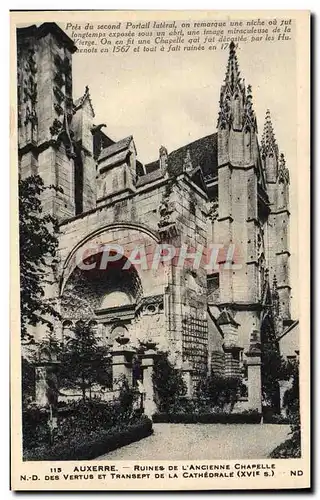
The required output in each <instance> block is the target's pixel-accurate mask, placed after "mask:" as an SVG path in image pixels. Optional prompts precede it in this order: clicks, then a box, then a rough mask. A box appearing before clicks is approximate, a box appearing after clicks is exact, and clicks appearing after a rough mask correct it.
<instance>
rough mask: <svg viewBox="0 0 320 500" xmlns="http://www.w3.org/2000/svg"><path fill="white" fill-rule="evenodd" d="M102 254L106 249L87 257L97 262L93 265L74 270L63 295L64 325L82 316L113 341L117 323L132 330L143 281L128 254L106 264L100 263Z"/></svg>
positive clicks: (105, 337)
mask: <svg viewBox="0 0 320 500" xmlns="http://www.w3.org/2000/svg"><path fill="white" fill-rule="evenodd" d="M102 258H103V253H102V252H100V253H97V254H96V255H94V256H90V258H89V259H87V261H85V264H88V263H90V264H95V265H94V266H93V267H92V268H91V269H86V268H85V266H81V265H80V266H77V267H76V268H75V269H74V270H73V272H72V273H71V275H70V276H69V278H68V280H67V283H66V285H65V287H64V291H63V294H62V297H61V311H62V316H63V320H64V323H63V324H64V325H66V324H67V325H68V322H70V321H72V322H74V321H78V320H80V319H82V320H86V321H91V322H92V321H94V322H95V329H96V331H97V332H99V334H100V335H101V337H102V338H103V339H104V340H105V341H109V340H110V335H111V332H112V330H113V329H114V326H115V324H116V323H117V324H119V323H121V325H122V326H123V327H125V328H126V331H127V332H128V326H129V325H130V324H131V322H132V320H133V318H134V313H135V307H136V304H137V302H138V301H139V299H140V298H141V296H142V285H141V280H140V278H139V275H138V272H137V270H136V269H135V267H134V266H133V265H130V262H129V263H128V259H127V258H126V257H125V256H122V257H121V259H119V260H117V261H113V262H109V263H108V266H107V267H106V268H105V266H101V265H100V263H101V260H102Z"/></svg>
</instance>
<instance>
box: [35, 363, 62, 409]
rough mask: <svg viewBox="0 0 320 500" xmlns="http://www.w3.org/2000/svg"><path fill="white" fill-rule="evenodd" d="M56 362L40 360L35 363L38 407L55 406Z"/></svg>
mask: <svg viewBox="0 0 320 500" xmlns="http://www.w3.org/2000/svg"><path fill="white" fill-rule="evenodd" d="M56 364H57V363H56V362H40V363H38V364H37V365H36V367H35V371H36V387H35V389H36V391H35V392H36V404H37V405H38V406H40V407H45V406H51V407H52V408H54V409H55V408H56V407H57V403H58V380H57V375H56V370H55V366H56Z"/></svg>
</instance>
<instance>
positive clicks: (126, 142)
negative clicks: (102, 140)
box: [98, 135, 133, 162]
mask: <svg viewBox="0 0 320 500" xmlns="http://www.w3.org/2000/svg"><path fill="white" fill-rule="evenodd" d="M132 139H133V137H132V135H129V136H128V137H125V138H124V139H121V140H120V141H118V142H115V143H114V144H111V145H110V146H108V147H106V148H104V149H102V151H101V153H100V156H99V158H98V161H99V162H100V161H101V160H104V159H105V158H109V157H110V156H113V155H114V154H116V153H120V151H123V150H124V149H128V147H129V146H130V143H131V141H132Z"/></svg>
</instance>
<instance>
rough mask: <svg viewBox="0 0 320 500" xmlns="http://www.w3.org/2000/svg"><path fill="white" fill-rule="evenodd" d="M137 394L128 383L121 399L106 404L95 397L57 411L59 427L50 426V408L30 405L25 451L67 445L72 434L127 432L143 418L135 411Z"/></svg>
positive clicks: (88, 435)
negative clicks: (125, 430) (53, 444)
mask: <svg viewBox="0 0 320 500" xmlns="http://www.w3.org/2000/svg"><path fill="white" fill-rule="evenodd" d="M134 398H135V394H134V391H133V390H132V389H131V388H129V387H128V386H127V385H126V384H125V383H124V384H123V385H122V386H121V390H120V397H119V399H116V400H114V401H112V402H105V401H102V400H101V399H99V398H97V397H95V398H92V399H90V400H85V401H84V400H83V399H81V400H80V401H72V402H70V403H69V404H68V405H63V406H60V407H58V408H57V409H56V410H54V416H55V417H56V419H57V426H56V428H55V429H53V430H51V432H50V427H49V409H45V408H44V409H39V408H38V407H36V406H30V407H29V408H28V409H26V410H25V411H24V412H23V447H24V450H25V451H26V450H31V449H33V448H37V447H38V446H39V445H44V446H48V445H50V444H51V443H52V441H53V442H54V443H55V444H56V443H59V442H62V443H63V442H65V441H66V440H68V439H69V438H70V436H71V435H74V436H77V435H79V436H81V439H84V440H85V439H87V438H91V437H92V436H94V435H95V434H100V433H105V432H108V431H109V429H114V430H115V429H116V428H121V429H124V428H126V426H128V425H129V424H132V423H135V422H136V421H138V420H139V418H140V417H141V411H140V410H134V409H133V402H134Z"/></svg>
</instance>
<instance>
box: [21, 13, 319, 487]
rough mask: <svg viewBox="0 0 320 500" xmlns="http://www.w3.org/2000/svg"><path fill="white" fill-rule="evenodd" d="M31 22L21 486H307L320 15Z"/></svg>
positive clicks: (43, 16) (123, 16)
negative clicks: (315, 44) (313, 134)
mask: <svg viewBox="0 0 320 500" xmlns="http://www.w3.org/2000/svg"><path fill="white" fill-rule="evenodd" d="M23 14H24V15H22V13H20V15H19V13H18V12H15V13H11V21H12V40H14V46H12V53H13V60H14V66H13V68H12V72H13V73H14V75H12V80H11V83H12V85H13V82H14V85H13V86H14V90H13V91H12V95H13V97H12V98H13V99H14V101H13V102H15V105H16V108H15V111H16V114H15V127H16V132H15V133H14V135H13V136H12V142H14V141H15V146H13V147H15V148H16V157H14V158H13V160H14V161H12V170H13V171H14V173H13V177H12V179H13V180H12V185H13V188H12V189H13V192H14V193H16V199H17V207H18V216H17V220H18V227H17V228H16V248H17V261H18V268H16V277H15V279H14V280H13V282H14V283H13V284H14V285H15V286H16V295H15V297H16V300H15V302H14V304H12V307H15V308H16V309H15V310H16V311H17V314H18V317H15V321H14V325H13V331H12V338H11V342H12V344H14V348H13V356H14V363H15V366H16V367H18V368H17V370H16V371H15V374H14V375H13V376H12V391H15V392H14V398H13V402H12V404H13V405H14V408H15V410H14V411H13V414H14V415H13V417H12V418H13V419H14V422H15V424H13V425H14V427H13V430H12V431H11V432H14V434H15V436H12V440H13V445H12V446H13V448H14V450H15V451H14V453H13V459H14V460H15V462H16V464H15V465H14V466H13V473H12V474H13V476H12V477H14V479H12V481H13V484H14V486H15V488H14V489H18V490H19V489H20V490H24V489H25V490H27V489H43V490H45V489H51V490H52V489H55V488H57V489H102V490H103V489H104V490H112V489H138V490H139V489H141V490H142V489H149V488H150V489H155V490H157V489H172V490H174V489H193V488H196V489H233V488H240V489H241V488H249V489H264V488H266V489H268V488H270V489H273V488H275V487H277V488H281V487H282V482H283V484H284V486H283V487H286V488H288V487H300V488H301V487H307V486H308V481H309V465H308V464H309V451H308V450H309V443H308V439H309V438H308V431H307V429H308V428H309V427H308V426H309V409H308V408H309V406H308V405H309V403H308V396H307V395H305V394H306V393H307V387H308V377H309V371H308V367H309V363H310V360H309V350H308V342H309V330H308V321H309V317H308V315H309V310H308V307H309V306H308V294H309V278H308V276H309V275H308V272H309V271H308V263H307V262H306V260H305V259H303V258H302V257H301V255H302V256H303V251H304V252H306V255H307V254H308V251H309V246H308V238H309V234H308V233H307V231H308V218H309V213H308V212H307V211H308V202H307V200H308V196H309V193H308V189H309V184H308V178H309V169H310V165H309V157H308V140H309V138H308V135H307V133H305V132H304V135H303V134H302V135H301V125H302V123H303V120H308V111H309V110H308V75H307V74H305V75H304V76H303V75H302V74H301V73H302V71H301V69H302V66H303V64H306V63H305V62H304V59H306V58H303V57H302V55H303V50H305V52H306V51H308V50H309V45H308V40H307V39H308V27H309V24H308V23H309V14H308V12H306V11H305V12H304V11H301V12H300V13H299V12H298V11H284V12H281V11H279V12H273V11H269V12H268V13H267V12H266V11H263V12H261V13H260V14H259V12H250V11H247V12H246V11H234V12H231V11H230V12H224V11H217V12H214V11H211V12H200V11H198V12H197V11H186V12H183V11H179V12H177V11H172V12H170V11H161V12H158V13H157V12H147V11H145V12H139V11H137V12H128V11H127V12H120V11H119V12H116V11H111V12H107V11H105V12H100V13H99V12H95V13H93V12H92V13H91V12H90V11H87V12H76V11H75V12H72V13H68V12H67V11H66V12H59V13H58V12H54V11H52V12H47V13H46V12H27V13H23ZM301 26H304V27H305V36H306V40H304V43H302V42H301V44H298V40H299V39H298V34H299V33H300V35H301ZM307 69H308V68H307ZM303 92H304V93H303ZM302 103H304V104H305V103H307V104H306V106H304V108H303V110H302V109H301V108H302ZM303 113H304V114H303ZM303 141H305V144H304V147H303ZM301 148H302V149H301ZM301 151H302V153H301ZM303 154H304V155H305V156H303ZM303 200H305V201H303ZM303 211H304V212H303ZM302 213H305V219H304V218H303V217H302V215H301V214H302ZM303 220H305V224H304V223H302V224H301V222H302V221H303ZM302 226H303V227H302ZM302 240H303V241H304V249H303V250H301V247H302V246H303V244H302V243H301V242H302ZM301 252H302V253H301ZM301 297H302V298H301ZM302 300H303V301H304V302H302ZM302 370H303V371H302ZM14 388H15V389H14ZM12 393H13V392H12ZM303 398H304V399H303ZM302 408H303V411H302ZM17 429H19V431H17V434H16V430H17ZM304 429H306V431H304ZM304 432H305V434H304ZM304 436H305V438H304ZM291 459H294V461H293V462H292V460H291ZM290 481H292V483H290ZM163 483H165V486H164V485H163ZM291 484H292V486H290V485H291Z"/></svg>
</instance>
